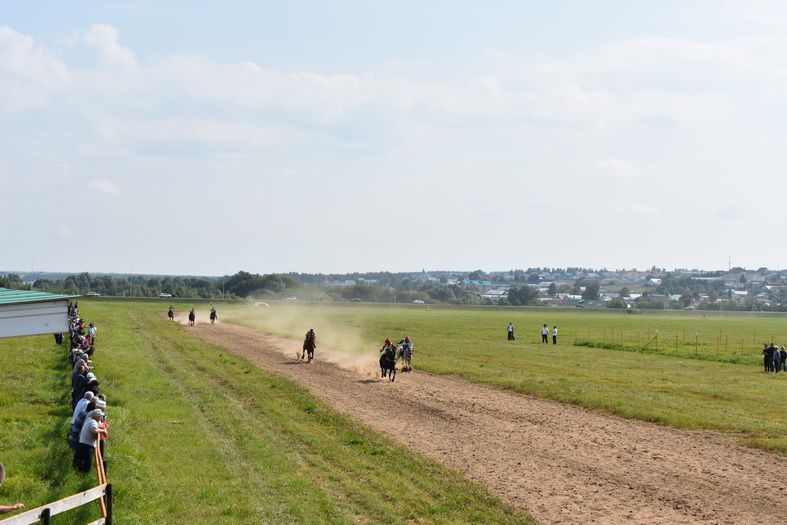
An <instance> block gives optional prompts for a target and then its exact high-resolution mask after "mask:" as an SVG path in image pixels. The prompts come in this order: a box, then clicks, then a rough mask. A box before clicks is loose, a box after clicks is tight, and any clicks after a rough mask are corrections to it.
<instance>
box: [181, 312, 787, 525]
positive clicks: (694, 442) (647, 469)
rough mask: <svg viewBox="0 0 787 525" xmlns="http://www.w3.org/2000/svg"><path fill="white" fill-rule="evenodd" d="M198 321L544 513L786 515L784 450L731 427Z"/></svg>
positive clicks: (739, 519)
mask: <svg viewBox="0 0 787 525" xmlns="http://www.w3.org/2000/svg"><path fill="white" fill-rule="evenodd" d="M190 330H192V333H193V334H195V335H197V336H199V337H201V338H202V339H204V340H206V341H209V342H211V343H214V344H216V345H219V346H223V347H225V348H227V349H228V350H230V351H232V352H234V353H236V354H239V355H242V356H244V357H246V358H248V359H249V360H251V361H252V362H253V363H255V364H256V365H257V366H259V367H261V368H263V369H265V370H268V371H271V372H274V373H277V374H280V375H282V376H285V377H288V378H290V379H292V380H294V381H296V382H298V383H299V384H301V385H303V386H305V387H306V388H308V389H309V390H310V391H311V392H312V393H313V394H314V395H316V396H317V397H319V398H321V399H323V400H324V401H325V402H327V403H328V404H329V405H331V406H332V407H334V408H335V409H337V410H339V411H340V412H343V413H345V414H347V415H349V416H351V417H353V418H355V419H357V420H360V421H362V422H363V423H365V424H367V425H369V426H370V427H372V428H374V429H375V430H377V431H379V432H382V433H384V434H387V435H388V436H390V437H392V438H394V439H395V440H397V441H399V442H401V443H404V444H405V445H407V446H409V447H410V448H412V449H414V450H417V451H418V452H420V453H422V454H424V455H426V456H428V457H430V458H432V459H435V460H437V461H439V462H441V463H443V464H445V465H447V466H449V467H451V468H453V469H456V470H458V471H460V472H462V473H464V474H465V475H466V476H468V477H469V478H471V479H473V480H476V481H478V482H480V483H483V484H484V485H486V486H487V487H489V489H490V490H491V491H492V492H494V493H495V494H497V495H498V496H499V497H501V498H502V499H504V500H507V501H509V502H510V503H512V504H513V505H514V506H515V507H517V508H520V509H522V510H525V511H528V512H530V513H531V515H533V516H534V517H535V518H536V519H537V520H538V521H539V522H541V523H576V524H585V523H616V524H617V523H648V524H675V523H730V524H743V523H746V524H749V523H762V524H769V525H770V524H779V523H787V461H786V460H784V459H782V458H781V457H778V456H774V455H772V454H768V453H765V452H760V451H757V450H753V449H749V448H746V447H742V446H740V445H738V444H737V443H736V442H735V441H734V440H733V439H730V438H728V437H724V436H721V435H718V434H714V433H711V432H688V431H681V430H676V429H672V428H667V427H661V426H658V425H654V424H649V423H643V422H637V421H629V420H624V419H620V418H616V417H612V416H606V415H603V414H597V413H594V412H590V411H587V410H584V409H581V408H577V407H573V406H569V405H563V404H560V403H556V402H551V401H545V400H541V399H537V398H532V397H527V396H522V395H517V394H514V393H509V392H504V391H500V390H495V389H492V388H487V387H484V386H479V385H474V384H471V383H467V382H465V381H463V380H461V379H456V378H451V377H443V376H434V375H430V374H425V373H419V372H413V373H410V374H404V373H400V374H397V379H396V382H394V383H390V382H388V381H387V380H385V381H383V380H379V379H377V375H376V357H375V356H369V357H368V358H364V359H361V360H358V358H357V357H349V356H342V354H341V353H339V352H335V351H329V350H326V349H323V348H318V349H317V352H316V360H315V362H314V363H312V364H306V363H302V362H300V361H297V360H296V359H295V358H294V356H295V355H296V353H298V352H299V351H300V346H301V345H300V343H298V342H294V341H289V340H284V339H281V338H277V337H274V336H271V335H267V334H263V333H261V332H259V331H256V330H252V329H249V328H245V327H241V326H237V325H232V324H216V325H210V324H198V325H197V326H196V327H194V328H192V329H190ZM318 342H319V341H318ZM328 360H330V361H332V362H333V363H331V362H327V361H328ZM334 363H335V364H334ZM414 364H415V365H416V367H417V354H416V356H415V363H414ZM392 407H393V410H392ZM381 414H386V416H385V417H381Z"/></svg>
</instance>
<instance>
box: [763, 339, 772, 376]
mask: <svg viewBox="0 0 787 525" xmlns="http://www.w3.org/2000/svg"><path fill="white" fill-rule="evenodd" d="M768 351H769V348H768V343H765V344H763V345H762V364H763V365H765V371H766V372H770V367H771V362H770V361H771V360H770V355H769V353H768Z"/></svg>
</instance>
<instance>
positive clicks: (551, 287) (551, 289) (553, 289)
mask: <svg viewBox="0 0 787 525" xmlns="http://www.w3.org/2000/svg"><path fill="white" fill-rule="evenodd" d="M547 292H548V293H549V295H550V296H554V295H555V294H556V293H557V285H556V284H555V283H551V284H550V285H549V289H548V290H547Z"/></svg>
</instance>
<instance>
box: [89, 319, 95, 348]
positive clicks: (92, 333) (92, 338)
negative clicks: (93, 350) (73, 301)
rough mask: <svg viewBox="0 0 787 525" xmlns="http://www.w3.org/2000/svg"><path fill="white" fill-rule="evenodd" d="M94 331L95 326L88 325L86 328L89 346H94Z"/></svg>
mask: <svg viewBox="0 0 787 525" xmlns="http://www.w3.org/2000/svg"><path fill="white" fill-rule="evenodd" d="M96 330H97V328H96V325H95V324H93V323H90V324H89V325H88V327H87V337H88V339H89V340H90V346H93V345H95V344H96Z"/></svg>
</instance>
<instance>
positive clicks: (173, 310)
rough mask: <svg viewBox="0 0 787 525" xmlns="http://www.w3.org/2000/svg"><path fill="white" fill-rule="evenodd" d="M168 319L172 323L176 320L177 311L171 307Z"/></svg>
mask: <svg viewBox="0 0 787 525" xmlns="http://www.w3.org/2000/svg"><path fill="white" fill-rule="evenodd" d="M167 317H169V320H170V321H174V320H175V309H174V308H173V307H171V306H170V307H169V310H168V311H167Z"/></svg>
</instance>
